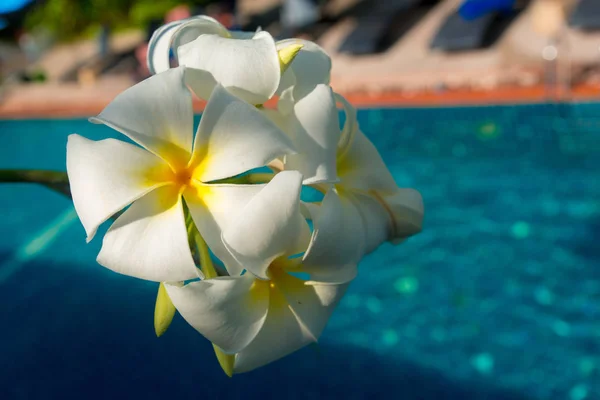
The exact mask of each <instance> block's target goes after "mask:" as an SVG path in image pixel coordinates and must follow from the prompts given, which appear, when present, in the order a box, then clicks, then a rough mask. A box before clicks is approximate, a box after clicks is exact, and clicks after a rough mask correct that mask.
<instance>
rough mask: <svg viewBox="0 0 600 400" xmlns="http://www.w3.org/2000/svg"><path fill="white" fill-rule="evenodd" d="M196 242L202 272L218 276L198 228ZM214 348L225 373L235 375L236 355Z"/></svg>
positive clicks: (209, 276) (195, 235)
mask: <svg viewBox="0 0 600 400" xmlns="http://www.w3.org/2000/svg"><path fill="white" fill-rule="evenodd" d="M194 242H195V243H196V248H197V249H198V253H199V255H200V267H201V269H202V272H203V273H204V277H205V278H206V279H213V278H216V277H217V276H218V274H217V271H216V269H215V266H214V264H213V262H212V259H211V258H210V252H209V251H208V246H207V245H206V242H205V241H204V238H203V237H202V236H201V235H200V233H199V232H198V230H197V229H196V230H195V232H194ZM213 349H214V351H215V355H216V356H217V361H219V365H220V366H221V368H222V369H223V372H225V374H226V375H227V376H228V377H230V378H231V377H232V376H233V367H234V364H235V355H234V354H226V353H225V352H224V351H223V350H221V348H219V346H217V345H216V344H213Z"/></svg>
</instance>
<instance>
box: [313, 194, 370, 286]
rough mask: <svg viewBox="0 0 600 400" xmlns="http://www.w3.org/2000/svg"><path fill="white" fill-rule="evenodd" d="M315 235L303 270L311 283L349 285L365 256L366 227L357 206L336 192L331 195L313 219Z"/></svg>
mask: <svg viewBox="0 0 600 400" xmlns="http://www.w3.org/2000/svg"><path fill="white" fill-rule="evenodd" d="M313 223H314V232H313V237H312V240H311V244H310V246H309V248H308V250H307V251H306V254H305V255H304V259H303V266H302V269H303V271H304V272H307V273H309V274H310V279H311V281H315V282H327V283H343V282H349V281H351V280H352V279H354V278H355V277H356V274H357V268H356V266H357V264H358V262H359V261H360V259H361V258H362V256H363V254H364V252H365V246H366V243H365V233H364V230H365V227H364V223H363V220H362V218H361V215H360V213H359V211H358V210H357V209H356V207H355V206H354V204H353V203H352V202H351V201H350V200H349V199H348V198H345V197H343V196H340V195H338V193H337V191H336V190H335V189H331V190H329V191H328V192H327V194H326V195H325V197H324V198H323V201H322V203H321V206H320V207H319V208H318V209H317V210H316V214H315V215H314V216H313Z"/></svg>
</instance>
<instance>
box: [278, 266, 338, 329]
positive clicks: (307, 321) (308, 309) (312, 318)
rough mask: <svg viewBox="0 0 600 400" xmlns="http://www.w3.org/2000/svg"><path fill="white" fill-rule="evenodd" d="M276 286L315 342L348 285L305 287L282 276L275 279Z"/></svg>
mask: <svg viewBox="0 0 600 400" xmlns="http://www.w3.org/2000/svg"><path fill="white" fill-rule="evenodd" d="M277 285H278V287H279V288H280V290H281V293H283V295H284V296H285V298H286V300H287V302H288V304H289V305H290V308H291V309H292V311H293V312H294V314H295V315H296V317H297V318H298V320H299V321H300V322H301V324H302V325H303V326H304V328H305V329H306V330H307V331H308V332H310V334H311V335H312V336H313V337H314V339H315V341H317V340H318V339H319V337H320V336H321V333H322V332H323V329H325V326H326V325H327V321H329V318H330V317H331V314H332V313H333V310H334V309H335V307H336V306H337V304H338V303H339V301H340V300H341V298H342V296H343V295H344V293H346V289H347V288H348V285H349V283H344V284H340V285H319V284H310V285H307V284H306V282H304V281H303V280H301V279H298V278H296V277H294V276H291V275H288V274H282V275H281V276H280V277H278V279H277Z"/></svg>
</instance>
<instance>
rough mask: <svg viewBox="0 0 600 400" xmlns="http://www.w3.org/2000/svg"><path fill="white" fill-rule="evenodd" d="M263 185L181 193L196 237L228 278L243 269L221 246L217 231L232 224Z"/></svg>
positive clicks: (215, 187)
mask: <svg viewBox="0 0 600 400" xmlns="http://www.w3.org/2000/svg"><path fill="white" fill-rule="evenodd" d="M264 187H265V185H205V186H203V187H202V188H201V189H200V190H199V191H197V192H195V191H193V190H191V189H190V190H188V191H186V192H185V193H184V198H185V202H186V204H187V206H188V208H189V210H190V214H191V215H192V218H193V219H194V223H195V224H196V227H197V228H198V231H199V232H200V235H202V237H203V238H204V240H205V241H206V244H207V245H208V247H209V248H210V249H211V250H212V252H213V253H214V254H215V255H216V256H217V257H218V258H219V259H220V260H221V261H222V262H223V264H225V267H226V268H227V272H229V275H231V276H237V275H240V274H241V273H242V271H243V269H244V267H243V266H241V265H240V264H239V263H238V262H237V261H236V259H235V258H234V257H233V256H232V255H231V253H230V252H229V250H227V248H226V247H225V245H224V244H223V240H222V239H221V232H222V231H223V230H225V229H227V227H228V226H230V225H231V224H232V223H234V222H236V221H237V219H238V216H239V215H240V213H241V211H242V209H243V208H244V207H245V206H246V204H248V203H249V202H250V200H252V198H253V197H254V196H256V195H257V194H258V193H259V192H260V191H261V189H262V188H264Z"/></svg>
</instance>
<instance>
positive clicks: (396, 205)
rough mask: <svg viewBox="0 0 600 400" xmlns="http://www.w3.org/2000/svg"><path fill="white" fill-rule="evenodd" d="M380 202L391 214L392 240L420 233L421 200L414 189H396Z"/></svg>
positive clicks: (421, 226)
mask: <svg viewBox="0 0 600 400" xmlns="http://www.w3.org/2000/svg"><path fill="white" fill-rule="evenodd" d="M382 200H383V201H384V202H385V205H386V207H387V208H388V210H389V211H390V212H391V214H392V220H393V225H392V227H393V230H392V239H393V240H400V241H401V240H402V239H405V238H407V237H409V236H412V235H415V234H417V233H419V232H421V229H422V228H423V214H424V209H423V198H422V197H421V193H419V192H418V191H416V190H414V189H398V191H397V192H396V193H395V194H393V195H390V196H383V197H382Z"/></svg>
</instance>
